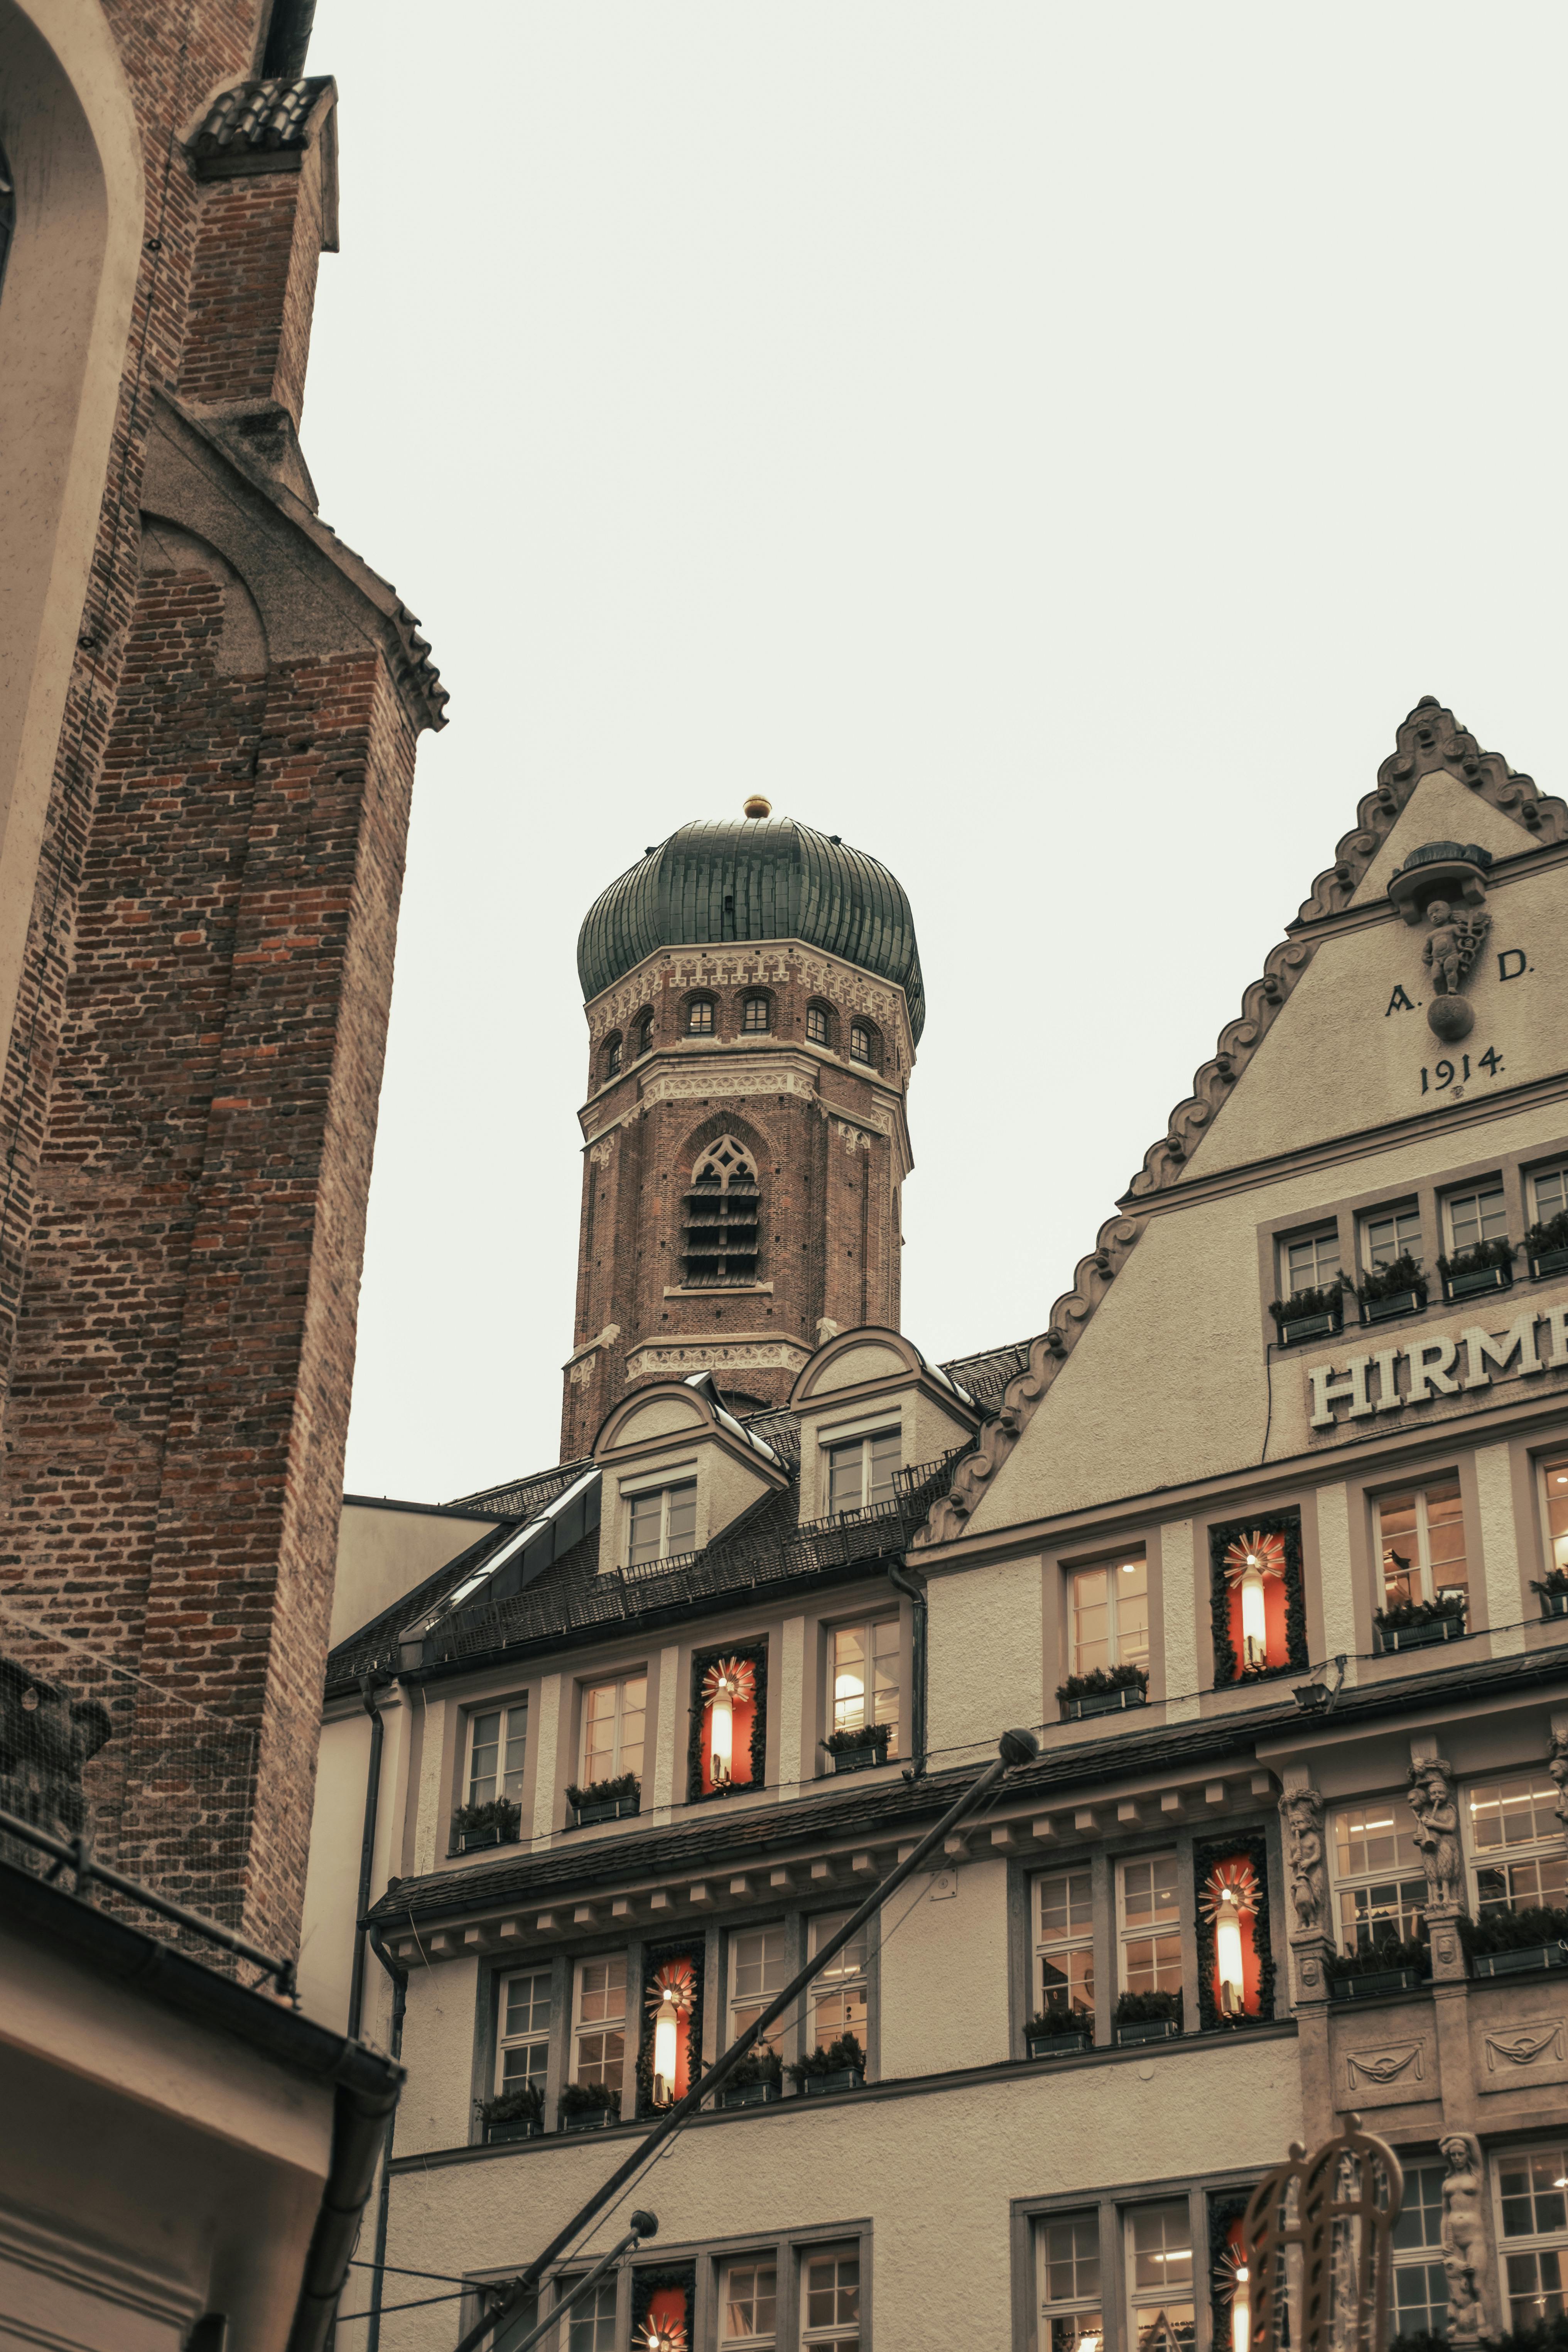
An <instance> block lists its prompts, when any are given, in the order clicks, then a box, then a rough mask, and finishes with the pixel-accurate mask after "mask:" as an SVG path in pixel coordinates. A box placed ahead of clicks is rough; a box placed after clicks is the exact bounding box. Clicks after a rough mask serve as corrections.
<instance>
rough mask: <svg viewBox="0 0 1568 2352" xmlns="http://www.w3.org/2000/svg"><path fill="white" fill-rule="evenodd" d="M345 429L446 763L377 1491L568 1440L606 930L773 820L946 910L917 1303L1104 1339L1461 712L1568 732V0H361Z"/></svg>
mask: <svg viewBox="0 0 1568 2352" xmlns="http://www.w3.org/2000/svg"><path fill="white" fill-rule="evenodd" d="M311 65H312V68H313V69H314V70H316V71H318V72H331V73H334V74H336V76H337V77H338V80H339V84H340V87H341V89H342V113H341V131H342V254H341V255H340V256H337V257H330V258H328V259H327V260H326V261H324V263H323V265H322V272H321V294H320V299H319V302H318V308H317V323H316V336H315V348H314V356H313V360H312V364H311V373H310V395H309V401H308V404H307V410H306V415H305V446H306V449H307V452H308V455H309V457H310V463H311V466H312V467H313V469H314V472H315V475H316V479H317V482H318V485H319V488H320V490H321V504H322V512H323V514H324V515H325V516H326V518H327V520H329V521H331V523H332V524H333V526H334V527H335V528H336V529H337V530H339V531H340V532H341V533H342V536H343V537H344V538H345V539H347V540H348V541H349V542H350V543H351V544H352V545H353V546H354V547H355V548H357V549H358V550H359V551H361V552H362V553H363V555H365V556H366V557H367V559H368V560H369V561H370V562H372V563H374V565H375V566H376V567H377V569H378V570H380V571H382V572H384V573H385V574H387V576H388V577H390V578H391V579H393V580H394V581H395V583H396V584H397V586H398V588H399V589H400V591H401V592H402V593H403V594H404V595H405V598H406V599H407V601H408V603H409V604H410V605H411V606H412V607H413V609H414V610H415V611H416V613H418V614H420V615H421V616H422V618H423V620H424V623H425V625H426V633H427V635H429V636H430V638H431V639H432V641H433V644H434V646H435V650H436V655H437V660H438V661H439V664H440V667H441V669H442V672H443V675H444V677H445V678H446V681H447V685H448V686H449V688H450V689H451V693H452V705H451V724H450V726H449V728H448V729H447V731H446V733H445V734H443V735H442V736H440V737H439V738H431V737H429V736H426V738H425V739H424V742H423V747H422V749H421V751H420V755H419V778H418V784H417V789H416V811H415V819H414V828H413V834H412V837H411V841H410V846H409V865H408V879H407V887H406V890H405V898H404V907H403V925H402V931H401V936H400V940H399V946H398V960H397V982H396V992H395V997H394V1001H393V1013H392V1035H391V1047H390V1053H389V1058H388V1063H387V1072H386V1084H385V1090H384V1096H383V1099H382V1112H381V1129H380V1137H379V1141H378V1144H377V1150H376V1162H375V1179H374V1188H373V1191H372V1195H371V1209H370V1234H369V1245H368V1251H367V1256H366V1264H365V1277H364V1291H363V1306H362V1312H361V1318H360V1346H359V1364H358V1370H357V1373H356V1379H355V1391H354V1402H353V1428H352V1433H351V1437H350V1444H349V1462H348V1484H349V1486H350V1488H351V1489H352V1490H356V1491H359V1492H368V1493H374V1494H383V1493H385V1494H391V1495H395V1496H408V1497H416V1498H420V1499H426V1500H442V1499H447V1498H449V1497H451V1496H455V1495H457V1494H459V1493H462V1492H464V1491H468V1490H471V1489H472V1488H474V1487H476V1486H481V1485H485V1484H489V1483H490V1482H492V1481H496V1480H499V1479H501V1478H503V1477H506V1476H509V1475H513V1474H515V1473H517V1472H519V1471H521V1470H524V1469H528V1468H533V1467H536V1466H538V1465H542V1464H544V1463H548V1462H551V1461H552V1460H553V1459H554V1458H555V1454H556V1446H557V1430H558V1422H559V1412H560V1389H561V1365H562V1362H563V1359H564V1358H565V1356H566V1355H567V1353H568V1352H569V1350H570V1348H571V1345H572V1311H573V1298H574V1261H575V1248H576V1234H577V1213H578V1193H579V1185H580V1166H579V1159H578V1152H579V1145H580V1139H579V1135H578V1130H577V1127H576V1121H575V1112H576V1108H577V1106H578V1103H579V1101H580V1099H581V1096H582V1090H583V1085H584V1037H585V1032H584V1024H583V1018H582V1011H581V1002H580V998H579V995H578V992H577V988H576V977H575V967H574V949H575V941H576V933H577V927H578V924H579V922H580V920H581V918H582V916H583V913H584V910H585V909H586V908H587V906H588V905H589V903H590V901H591V900H592V899H593V898H594V897H595V895H596V894H597V892H598V891H599V890H600V889H601V888H602V887H604V885H605V883H606V882H608V881H609V880H610V879H611V878H612V877H614V876H615V875H616V874H618V873H620V872H621V871H623V869H624V868H625V867H626V866H628V865H629V864H631V863H632V862H633V860H634V859H635V858H637V856H640V855H641V853H642V851H643V848H644V846H645V845H646V844H647V843H650V842H656V841H658V840H661V839H662V838H663V837H664V835H667V834H668V833H669V832H670V831H671V830H672V829H673V828H674V827H675V826H676V825H677V824H680V823H682V822H683V821H684V820H686V819H688V818H689V817H695V816H715V815H727V814H735V813H738V811H739V809H740V805H741V802H742V798H743V796H744V795H745V793H748V792H751V791H753V790H759V789H760V790H761V791H763V792H764V793H767V794H768V795H769V796H770V797H771V799H772V800H773V804H774V807H775V810H777V811H778V812H779V813H781V814H795V815H798V816H800V817H803V818H805V820H806V821H807V822H808V823H810V824H816V825H819V826H820V827H822V828H823V830H825V831H826V832H830V833H838V834H842V835H844V836H845V838H846V839H847V840H849V841H851V842H854V843H856V844H857V845H859V846H861V847H863V848H866V849H868V850H870V851H871V852H873V853H874V854H875V855H876V856H879V857H880V858H882V859H883V860H884V861H885V862H886V863H887V864H888V865H889V866H892V868H893V869H894V871H895V872H896V873H897V874H898V875H899V876H900V878H901V879H902V881H903V882H904V884H905V886H906V887H907V888H908V890H909V893H910V898H911V900H912V902H913V905H914V910H915V919H916V923H917V926H918V929H919V934H920V940H921V956H922V959H923V961H924V966H925V972H926V983H927V992H928V996H929V1000H930V1007H931V1012H930V1019H929V1023H928V1025H927V1028H926V1033H925V1037H924V1041H923V1043H922V1045H921V1057H920V1067H919V1069H918V1071H917V1073H916V1075H915V1078H914V1082H913V1087H912V1089H911V1096H910V1126H911V1129H912V1131H913V1137H914V1145H915V1155H916V1162H917V1166H916V1172H915V1175H914V1177H913V1179H912V1180H911V1181H910V1185H909V1187H908V1191H907V1193H906V1196H905V1231H906V1236H907V1247H906V1250H905V1254H904V1260H905V1263H904V1323H905V1328H907V1329H908V1330H909V1331H910V1333H911V1334H912V1335H913V1337H914V1338H915V1339H917V1340H918V1341H919V1343H920V1344H921V1346H922V1347H923V1348H925V1349H927V1350H928V1351H931V1352H933V1353H935V1354H937V1355H938V1356H950V1355H954V1354H958V1353H962V1352H965V1351H967V1350H969V1349H976V1348H981V1347H984V1346H986V1345H988V1344H991V1343H993V1342H996V1341H1001V1340H1006V1339H1016V1338H1021V1337H1023V1336H1025V1335H1026V1334H1028V1333H1031V1332H1034V1331H1037V1330H1038V1329H1040V1328H1043V1326H1044V1325H1045V1323H1046V1321H1047V1318H1048V1315H1049V1310H1050V1307H1051V1304H1052V1301H1053V1300H1054V1299H1055V1298H1056V1297H1058V1295H1059V1294H1060V1293H1061V1292H1062V1291H1063V1290H1064V1289H1065V1288H1067V1287H1068V1285H1069V1284H1070V1282H1071V1279H1072V1273H1073V1267H1074V1265H1075V1264H1076V1262H1077V1260H1078V1258H1079V1256H1080V1255H1082V1254H1083V1253H1084V1252H1085V1251H1086V1250H1087V1249H1089V1248H1090V1247H1091V1246H1092V1245H1093V1242H1094V1237H1095V1234H1096V1231H1097V1229H1098V1227H1099V1225H1100V1223H1101V1221H1102V1220H1103V1219H1104V1218H1105V1217H1106V1216H1107V1215H1108V1214H1109V1213H1110V1211H1111V1208H1112V1204H1113V1202H1114V1200H1115V1197H1116V1195H1117V1193H1118V1192H1121V1190H1122V1189H1123V1187H1124V1186H1125V1184H1126V1182H1127V1181H1128V1179H1129V1178H1130V1176H1131V1173H1132V1171H1133V1170H1134V1169H1135V1168H1136V1167H1137V1166H1138V1164H1139V1163H1140V1161H1141V1160H1142V1154H1143V1151H1144V1150H1145V1149H1146V1147H1147V1145H1148V1144H1149V1143H1150V1142H1151V1141H1152V1139H1153V1138H1154V1136H1155V1135H1156V1134H1157V1133H1159V1132H1160V1131H1161V1130H1162V1129H1163V1125H1164V1121H1165V1118H1166V1114H1167V1112H1168V1111H1169V1109H1170V1107H1171V1105H1172V1104H1173V1102H1174V1101H1175V1100H1176V1099H1177V1098H1178V1097H1181V1096H1183V1095H1184V1094H1185V1093H1186V1092H1187V1091H1188V1090H1189V1087H1190V1082H1191V1075H1192V1072H1193V1070H1194V1067H1195V1066H1197V1064H1199V1063H1200V1062H1201V1061H1203V1060H1204V1059H1205V1057H1206V1056H1207V1055H1209V1054H1210V1053H1212V1052H1213V1050H1214V1044H1215V1035H1216V1033H1217V1031H1218V1030H1219V1028H1220V1026H1221V1025H1222V1024H1223V1023H1224V1022H1225V1021H1226V1020H1227V1019H1228V1018H1229V1017H1230V1016H1231V1015H1232V1014H1233V1013H1235V1012H1236V1011H1237V1008H1238V1004H1239V999H1240V995H1241V992H1242V990H1243V988H1244V987H1245V986H1246V984H1247V982H1248V981H1249V980H1251V979H1252V978H1254V977H1255V976H1256V974H1257V973H1258V971H1259V969H1260V967H1261V964H1262V961H1263V958H1264V956H1265V954H1266V953H1267V951H1268V949H1269V947H1270V946H1271V945H1272V944H1273V943H1274V941H1275V940H1276V939H1278V938H1279V935H1280V931H1281V928H1282V926H1283V925H1284V923H1285V922H1286V921H1287V920H1289V918H1290V917H1291V916H1292V915H1293V914H1294V913H1295V911H1296V908H1297V907H1298V905H1299V903H1300V899H1301V898H1303V897H1304V896H1305V894H1306V891H1307V889H1308V887H1309V886H1310V882H1311V880H1312V877H1314V875H1315V874H1316V873H1317V872H1318V871H1319V870H1320V869H1321V867H1322V866H1325V865H1326V864H1327V863H1328V862H1329V861H1330V859H1331V856H1332V854H1333V850H1334V845H1335V843H1336V841H1337V840H1338V838H1339V836H1340V835H1341V834H1342V832H1344V831H1345V830H1346V829H1347V828H1348V827H1349V826H1350V825H1351V824H1352V823H1353V821H1354V815H1355V806H1356V802H1357V800H1358V798H1359V796H1360V795H1361V794H1362V793H1364V792H1365V791H1366V790H1367V789H1368V788H1369V787H1370V785H1371V783H1372V782H1373V774H1374V772H1375V770H1376V767H1377V764H1378V762H1379V761H1380V760H1381V759H1382V758H1383V757H1384V754H1385V753H1386V752H1387V751H1388V750H1389V749H1390V748H1391V747H1392V743H1393V735H1394V727H1395V725H1396V723H1397V722H1398V720H1399V719H1402V718H1403V717H1404V715H1405V712H1406V710H1407V709H1409V708H1410V707H1411V705H1412V704H1413V703H1414V702H1415V700H1416V698H1418V696H1420V695H1422V694H1424V693H1433V694H1436V695H1437V696H1438V697H1439V698H1442V699H1443V700H1444V701H1446V702H1447V703H1449V704H1450V706H1451V707H1452V708H1453V709H1455V710H1456V711H1457V713H1458V717H1459V718H1460V719H1461V720H1462V721H1464V723H1466V724H1467V725H1468V726H1470V727H1472V728H1473V729H1474V730H1475V731H1476V732H1477V733H1478V734H1479V737H1480V738H1481V740H1482V741H1483V743H1485V744H1486V745H1487V746H1488V748H1489V749H1492V750H1499V751H1505V752H1506V753H1507V754H1508V755H1509V757H1510V760H1511V761H1512V762H1513V764H1514V765H1515V766H1516V767H1519V768H1521V769H1524V770H1526V771H1527V772H1531V773H1533V774H1534V776H1535V777H1536V779H1537V781H1538V782H1540V783H1541V784H1542V788H1543V789H1548V790H1556V791H1561V790H1563V787H1564V784H1565V783H1568V774H1565V762H1564V760H1563V752H1562V744H1561V730H1562V719H1561V710H1562V656H1561V646H1562V636H1563V585H1562V548H1563V520H1564V517H1563V503H1564V502H1563V442H1564V432H1563V355H1564V336H1563V175H1564V162H1563V156H1564V144H1563V138H1562V131H1561V104H1562V97H1561V94H1562V91H1563V87H1564V83H1565V80H1568V14H1565V12H1564V11H1563V9H1562V8H1561V7H1560V6H1553V7H1545V6H1533V5H1512V6H1506V7H1502V8H1493V9H1485V10H1482V9H1477V8H1475V7H1473V6H1467V7H1464V8H1459V7H1457V6H1451V5H1450V6H1444V5H1433V0H1424V5H1389V0H1378V5H1372V6H1369V5H1366V0H1358V5H1321V6H1319V7H1316V8H1313V9H1310V10H1309V9H1302V8H1293V9H1287V8H1283V7H1272V8H1271V7H1259V6H1258V5H1256V0H1249V4H1248V5H1244V6H1243V5H1199V6H1196V7H1187V8H1181V9H1176V8H1173V7H1171V6H1170V5H1166V4H1165V0H1163V4H1162V5H1148V0H1142V5H1140V0H1132V5H1128V0H1123V5H1120V6H1118V7H1115V8H1106V7H1092V6H1084V5H1081V0H1079V5H1072V6H1070V7H1069V6H1066V5H1045V0H1036V4H1035V5H1014V0H989V5H988V0H962V5H960V0H952V5H943V6H940V7H937V6H929V5H921V4H920V0H896V5H869V0H832V5H825V0H788V5H782V4H780V5H775V0H767V5H762V0H721V5H720V0H691V4H690V5H678V6H671V5H648V0H635V4H633V0H628V5H619V4H618V0H591V5H584V0H550V5H539V0H456V5H448V6H447V7H445V8H439V9H434V8H432V7H431V6H430V5H428V0H321V5H320V8H319V13H318V16H317V30H316V37H315V40H314V43H313V46H312V51H311Z"/></svg>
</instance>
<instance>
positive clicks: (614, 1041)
mask: <svg viewBox="0 0 1568 2352" xmlns="http://www.w3.org/2000/svg"><path fill="white" fill-rule="evenodd" d="M620 1074H621V1041H620V1039H619V1038H618V1037H612V1038H611V1040H610V1042H609V1044H608V1045H606V1046H605V1076H606V1077H607V1078H618V1077H619V1076H620Z"/></svg>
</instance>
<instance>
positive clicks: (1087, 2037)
mask: <svg viewBox="0 0 1568 2352" xmlns="http://www.w3.org/2000/svg"><path fill="white" fill-rule="evenodd" d="M1024 2046H1025V2048H1026V2050H1027V2051H1028V2053H1029V2055H1030V2057H1031V2058H1076V2057H1077V2056H1078V2055H1079V2053H1080V2052H1082V2051H1085V2050H1092V2049H1093V2047H1094V2020H1093V2018H1092V2017H1089V2016H1086V2015H1085V2013H1084V2011H1082V2010H1080V2009H1043V2010H1041V2011H1040V2013H1039V2015H1038V2016H1037V2017H1031V2018H1030V2020H1029V2021H1028V2023H1027V2025H1026V2026H1025V2028H1024Z"/></svg>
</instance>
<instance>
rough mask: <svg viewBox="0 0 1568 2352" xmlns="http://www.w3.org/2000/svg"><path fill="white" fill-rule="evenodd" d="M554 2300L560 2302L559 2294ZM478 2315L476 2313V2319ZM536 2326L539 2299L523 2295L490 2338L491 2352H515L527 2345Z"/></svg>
mask: <svg viewBox="0 0 1568 2352" xmlns="http://www.w3.org/2000/svg"><path fill="white" fill-rule="evenodd" d="M564 2293H565V2289H564V2288H562V2289H561V2294H564ZM556 2300H557V2302H559V2301H560V2294H558V2295H557V2297H556ZM475 2316H476V2318H477V2317H478V2313H477V2312H476V2313H475ZM538 2324H539V2298H538V2296H537V2295H532V2294H527V2295H524V2297H523V2299H522V2301H521V2304H520V2305H518V2307H517V2309H516V2310H515V2311H514V2312H513V2313H512V2315H511V2317H510V2319H509V2320H507V2321H505V2322H504V2323H503V2325H502V2326H500V2327H498V2328H497V2329H496V2332H495V2335H494V2336H492V2337H491V2339H490V2341H491V2345H492V2347H493V2352H517V2347H518V2346H519V2345H520V2344H526V2343H527V2341H528V2339H529V2337H530V2336H531V2335H532V2333H533V2331H534V2328H535V2327H536V2326H538Z"/></svg>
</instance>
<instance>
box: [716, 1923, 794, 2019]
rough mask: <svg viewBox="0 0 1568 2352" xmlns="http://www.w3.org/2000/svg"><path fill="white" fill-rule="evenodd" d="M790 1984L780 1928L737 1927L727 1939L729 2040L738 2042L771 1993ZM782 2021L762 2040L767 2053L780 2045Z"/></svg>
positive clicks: (767, 2001)
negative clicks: (728, 1944)
mask: <svg viewBox="0 0 1568 2352" xmlns="http://www.w3.org/2000/svg"><path fill="white" fill-rule="evenodd" d="M788 1982H789V1954H788V1949H787V1945H786V1940H785V1936H784V1927H783V1925H782V1924H781V1925H779V1926H777V1927H745V1928H738V1929H737V1930H736V1931H735V1933H734V1934H733V1935H731V1937H730V2039H731V2042H734V2041H737V2040H738V2039H739V2038H740V2036H741V2035H742V2033H744V2032H745V2030H746V2028H747V2026H748V2025H750V2024H751V2023H752V2021H753V2020H754V2019H756V2018H759V2017H760V2016H761V2015H762V2013H763V2010H764V2009H766V2007H767V2005H768V2003H769V2001H770V2000H772V1999H773V1995H774V1993H776V1992H782V1991H783V1990H784V1986H785V1985H786V1984H787V1983H788ZM783 2032H784V2020H783V2019H782V2018H781V2019H780V2020H779V2021H778V2022H777V2023H776V2024H775V2025H774V2027H773V2031H772V2032H771V2033H766V2034H764V2035H763V2046H765V2047H766V2048H768V2049H770V2050H776V2049H777V2048H778V2046H779V2037H780V2035H781V2034H782V2033H783Z"/></svg>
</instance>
